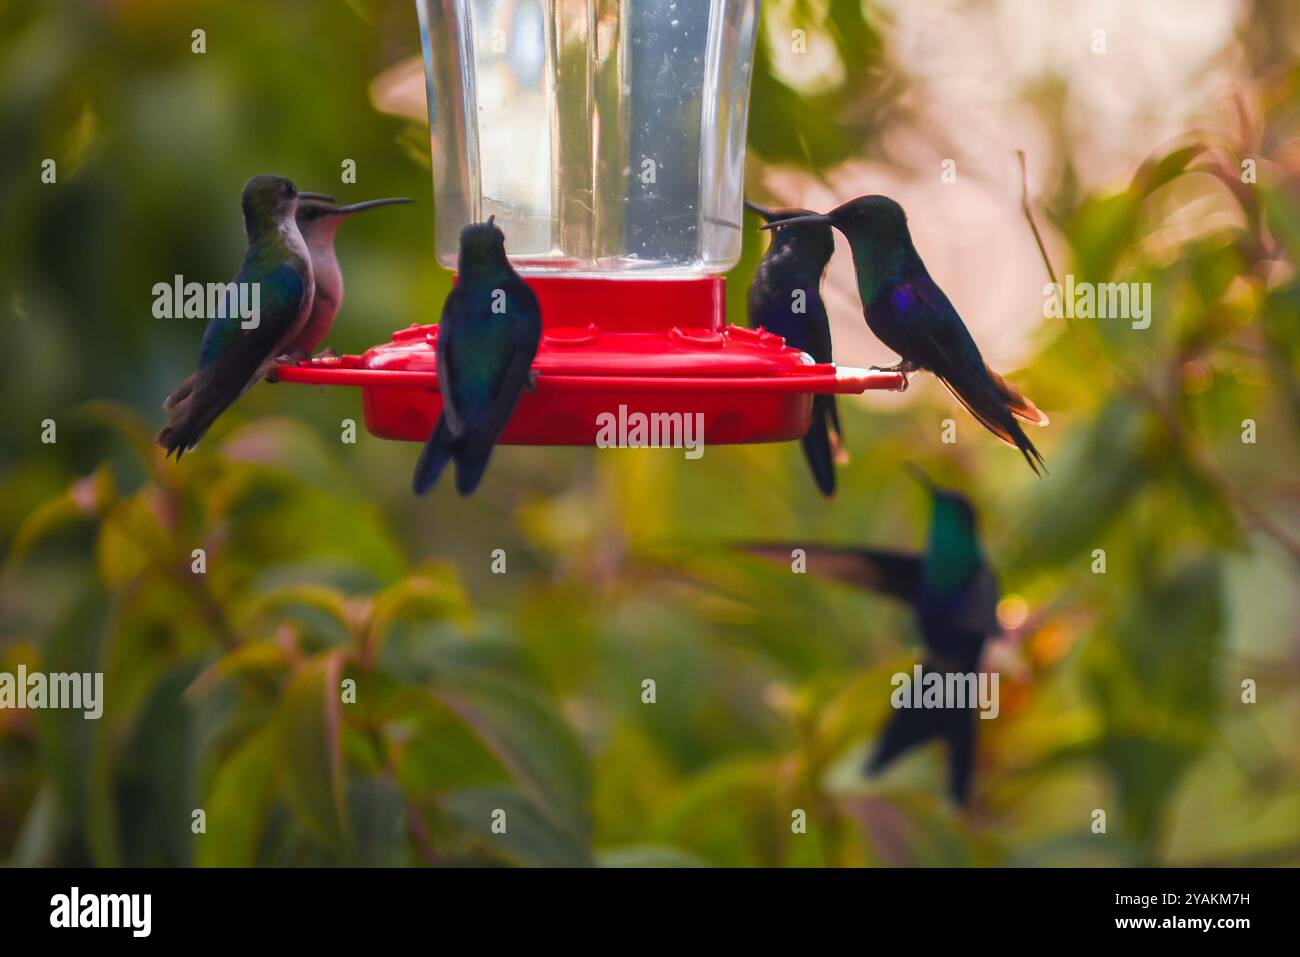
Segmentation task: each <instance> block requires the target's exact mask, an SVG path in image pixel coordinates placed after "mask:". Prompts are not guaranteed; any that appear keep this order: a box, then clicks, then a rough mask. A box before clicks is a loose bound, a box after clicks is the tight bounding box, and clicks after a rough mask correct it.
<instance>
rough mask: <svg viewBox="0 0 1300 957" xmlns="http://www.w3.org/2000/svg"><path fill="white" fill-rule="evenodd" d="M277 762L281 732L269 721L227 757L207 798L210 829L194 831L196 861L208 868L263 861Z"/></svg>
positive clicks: (249, 865)
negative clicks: (262, 847) (260, 858)
mask: <svg viewBox="0 0 1300 957" xmlns="http://www.w3.org/2000/svg"><path fill="white" fill-rule="evenodd" d="M277 763H278V741H277V734H276V729H274V728H272V727H270V726H264V727H262V728H261V729H259V730H258V731H256V732H254V733H253V734H252V735H251V736H250V737H249V738H248V739H247V740H245V741H243V742H242V743H241V744H240V745H239V746H238V747H237V748H236V749H235V750H234V751H233V752H232V753H231V754H230V756H229V757H227V758H226V760H225V761H224V762H223V763H222V765H221V767H220V768H219V769H218V770H217V773H216V777H215V778H214V780H213V783H212V790H211V791H209V792H208V795H207V797H206V798H205V799H204V801H203V809H204V811H205V812H206V813H207V833H206V834H197V835H195V836H194V841H195V860H196V863H198V864H199V865H200V866H203V867H251V866H253V865H254V864H256V863H258V855H257V852H258V848H259V846H260V844H261V840H262V833H263V829H264V828H265V826H266V821H267V817H268V815H269V814H270V812H271V808H272V806H273V805H274V804H275V797H276V766H277Z"/></svg>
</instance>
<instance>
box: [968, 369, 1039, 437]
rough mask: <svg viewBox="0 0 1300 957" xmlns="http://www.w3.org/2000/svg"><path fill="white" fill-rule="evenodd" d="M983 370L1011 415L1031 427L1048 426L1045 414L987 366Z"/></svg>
mask: <svg viewBox="0 0 1300 957" xmlns="http://www.w3.org/2000/svg"><path fill="white" fill-rule="evenodd" d="M984 368H985V370H987V371H988V374H989V378H991V379H992V380H993V388H994V389H996V390H997V393H998V395H1000V396H1002V400H1003V401H1004V402H1005V403H1006V404H1007V408H1008V409H1010V410H1011V414H1012V415H1014V416H1015V417H1016V418H1018V419H1023V420H1024V421H1026V422H1029V423H1031V424H1033V425H1048V424H1049V423H1050V421H1051V420H1050V419H1048V418H1047V414H1046V413H1045V412H1043V411H1042V410H1041V409H1039V408H1038V406H1036V405H1034V403H1033V402H1031V401H1030V400H1029V398H1028V396H1026V395H1025V394H1024V393H1023V392H1021V391H1020V390H1019V389H1017V388H1016V387H1015V386H1013V385H1012V384H1011V383H1010V382H1008V381H1007V380H1006V379H1004V378H1002V376H1000V375H998V374H997V373H996V372H994V371H993V370H992V369H990V368H989V367H988V366H987V365H986V366H985V367H984Z"/></svg>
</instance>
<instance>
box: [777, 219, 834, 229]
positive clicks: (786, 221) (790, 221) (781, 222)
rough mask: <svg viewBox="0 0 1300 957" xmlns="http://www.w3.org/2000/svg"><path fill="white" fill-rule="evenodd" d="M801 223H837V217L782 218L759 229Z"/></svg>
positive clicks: (778, 227)
mask: <svg viewBox="0 0 1300 957" xmlns="http://www.w3.org/2000/svg"><path fill="white" fill-rule="evenodd" d="M800 223H829V224H830V225H832V226H834V225H835V219H834V217H831V216H795V217H794V218H792V219H781V220H778V221H777V222H775V223H764V224H763V225H762V226H759V227H758V228H759V229H780V228H781V227H782V226H798V225H799V224H800Z"/></svg>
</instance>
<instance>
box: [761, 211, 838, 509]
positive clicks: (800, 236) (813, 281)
mask: <svg viewBox="0 0 1300 957" xmlns="http://www.w3.org/2000/svg"><path fill="white" fill-rule="evenodd" d="M745 205H746V206H747V207H749V208H750V209H751V210H753V211H754V212H755V213H757V214H758V215H759V216H761V217H762V218H763V221H764V222H765V223H769V224H770V223H780V222H784V221H787V220H790V219H793V218H794V217H796V216H798V217H808V216H812V215H814V214H813V213H811V212H809V211H808V210H806V209H789V210H772V209H766V208H764V207H762V206H758V205H756V204H754V203H751V202H749V201H746V202H745ZM834 252H835V237H834V235H833V234H832V233H831V228H830V226H828V225H825V224H822V225H817V224H810V225H807V226H799V227H795V228H791V229H780V230H777V231H776V232H774V233H773V234H772V243H771V245H770V246H768V247H767V253H766V255H764V256H763V259H762V261H761V262H759V264H758V269H756V270H755V271H754V281H753V282H752V283H750V286H749V323H750V325H751V326H755V327H759V328H763V329H766V330H767V331H768V332H772V333H775V334H776V335H778V336H781V337H782V338H784V339H785V341H786V343H787V344H789V345H791V346H793V347H794V348H796V349H799V350H801V351H803V352H806V353H808V355H810V356H811V357H812V358H813V360H814V361H816V362H831V361H832V359H831V327H830V320H829V319H828V318H827V316H826V304H825V303H824V302H822V294H821V283H822V275H823V274H824V273H825V272H826V264H827V263H829V262H830V260H831V255H832V254H833V253H834ZM832 430H833V432H834V437H832V434H831V433H832ZM842 439H843V433H842V432H841V430H840V415H839V409H838V408H837V407H836V404H835V396H833V395H816V396H813V408H812V422H811V424H809V426H808V431H807V432H805V433H804V437H803V452H804V456H805V457H806V458H807V459H808V465H809V467H810V468H811V469H812V474H813V479H814V481H816V483H817V487H818V488H819V489H821V492H822V494H823V495H826V496H830V495H834V494H835V464H834V462H835V457H836V453H837V452H838V451H839V450H840V449H841V448H842Z"/></svg>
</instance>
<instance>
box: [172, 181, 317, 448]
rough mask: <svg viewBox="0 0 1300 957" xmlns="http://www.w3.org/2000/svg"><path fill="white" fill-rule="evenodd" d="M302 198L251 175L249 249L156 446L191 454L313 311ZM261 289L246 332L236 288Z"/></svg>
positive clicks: (247, 187)
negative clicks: (302, 229)
mask: <svg viewBox="0 0 1300 957" xmlns="http://www.w3.org/2000/svg"><path fill="white" fill-rule="evenodd" d="M300 198H306V199H312V198H321V197H320V195H319V194H318V193H299V192H298V190H297V189H296V188H295V187H294V185H293V183H291V182H289V180H287V179H285V178H284V177H283V176H254V177H253V178H252V179H250V180H249V181H248V182H247V183H245V184H244V190H243V196H242V199H241V203H242V206H243V210H244V233H245V235H246V236H247V237H248V247H247V249H245V250H244V261H243V263H242V264H241V265H240V267H239V272H238V273H237V274H236V275H235V278H234V281H233V285H232V287H231V290H232V291H231V293H230V294H228V296H227V303H229V305H228V307H227V308H226V310H225V316H211V317H209V319H208V324H207V327H206V328H205V329H204V331H203V342H202V344H201V346H200V347H199V368H198V371H197V372H195V373H193V374H192V375H191V376H190V377H189V378H187V379H186V380H185V381H184V382H182V383H181V384H180V386H178V387H177V388H176V390H175V391H174V392H172V394H171V395H169V396H168V397H167V400H166V401H165V402H164V403H163V408H164V409H166V410H167V412H168V413H169V415H168V418H167V424H166V425H165V426H164V427H163V429H162V431H160V432H159V433H158V438H157V442H158V444H159V445H161V446H162V447H163V448H164V449H166V450H167V455H169V456H170V455H172V454H173V453H175V455H176V458H177V459H178V460H179V459H180V457H181V455H183V454H184V453H185V452H187V451H189V450H190V449H192V448H194V445H195V443H197V442H198V441H199V439H201V438H202V437H203V435H204V433H206V432H207V431H208V429H209V428H210V427H211V426H212V423H213V422H214V421H216V418H217V416H219V415H221V413H222V412H224V411H225V410H226V409H227V408H228V407H229V406H230V404H231V403H232V402H234V401H235V400H236V399H237V398H239V396H240V395H242V394H243V393H244V391H245V390H247V389H248V388H249V387H250V386H252V385H254V384H255V383H256V382H257V380H258V379H260V378H262V377H263V376H264V375H265V373H266V371H267V369H268V368H269V366H270V364H271V363H272V362H273V361H274V359H275V357H276V356H278V355H280V353H282V352H283V351H284V348H285V346H286V345H287V344H288V343H289V342H290V341H291V340H292V339H293V338H294V337H295V336H296V335H298V333H299V332H301V331H302V328H303V326H304V324H305V323H306V322H307V317H308V315H309V314H310V313H311V306H312V298H313V288H314V278H313V275H312V268H311V255H310V253H309V252H308V250H307V244H306V243H305V242H304V241H303V238H302V233H300V232H299V230H298V225H297V223H296V222H295V220H294V216H295V214H296V213H297V211H298V201H299V199H300ZM254 284H256V288H257V290H258V303H259V314H258V321H257V323H256V325H253V326H250V327H249V328H244V327H243V325H242V324H241V317H240V315H239V313H238V310H237V309H236V308H234V297H235V296H236V295H238V293H237V292H235V291H234V290H235V289H236V288H237V287H242V286H246V285H254Z"/></svg>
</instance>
